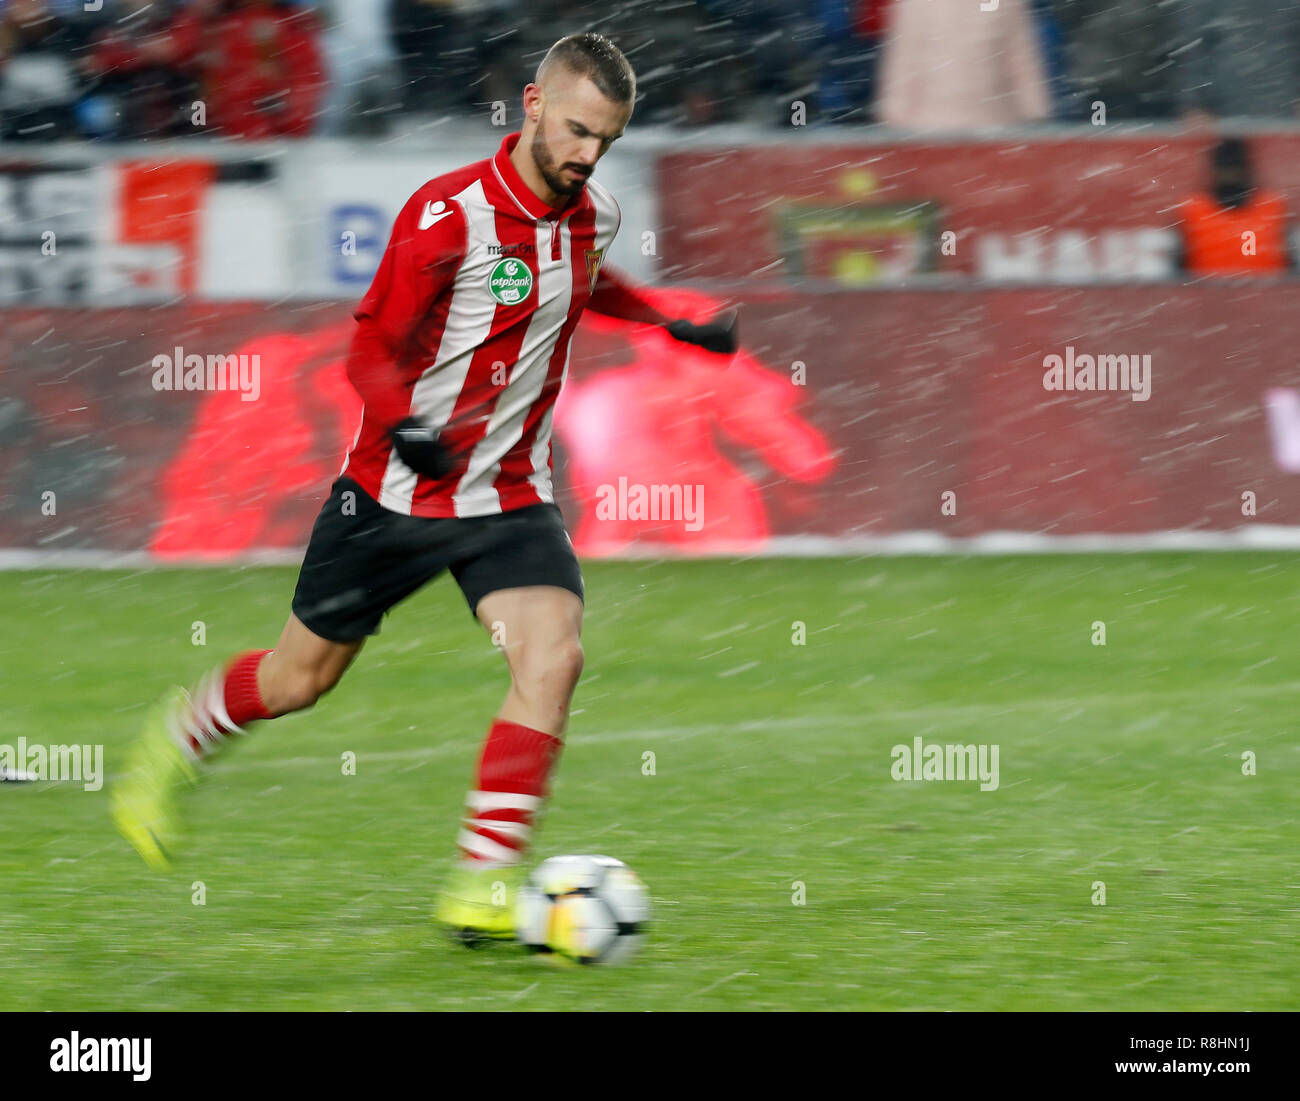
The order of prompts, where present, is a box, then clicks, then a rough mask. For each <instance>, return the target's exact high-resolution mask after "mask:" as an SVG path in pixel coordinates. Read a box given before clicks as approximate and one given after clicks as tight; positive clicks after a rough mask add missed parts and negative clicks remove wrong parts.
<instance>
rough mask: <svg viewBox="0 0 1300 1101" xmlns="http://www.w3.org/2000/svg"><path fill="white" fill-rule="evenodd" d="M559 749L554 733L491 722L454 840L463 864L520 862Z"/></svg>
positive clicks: (558, 742)
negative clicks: (474, 784)
mask: <svg viewBox="0 0 1300 1101" xmlns="http://www.w3.org/2000/svg"><path fill="white" fill-rule="evenodd" d="M563 745H564V743H563V742H562V741H561V740H560V739H559V738H557V737H555V736H554V735H552V734H546V733H543V732H542V731H540V730H533V729H532V728H531V727H527V726H521V725H520V724H519V723H512V722H506V721H505V720H504V719H496V720H494V721H493V723H492V728H491V729H490V730H489V731H488V735H487V739H486V740H485V741H484V743H483V753H482V756H481V757H480V758H479V763H478V772H477V774H476V777H475V779H476V783H477V787H476V788H475V789H474V790H472V791H471V792H470V793H469V795H468V796H467V797H466V800H465V804H466V811H465V821H464V823H463V828H462V829H461V831H460V836H459V837H458V838H457V844H458V845H459V846H460V850H461V859H462V860H464V861H466V862H469V863H486V864H519V863H521V862H522V861H523V859H524V857H525V856H526V855H527V853H528V846H529V843H530V842H531V841H532V833H533V826H534V823H535V820H536V818H537V814H538V812H539V811H540V810H541V808H542V803H543V802H544V800H545V799H546V796H547V794H548V792H549V787H548V785H549V781H550V777H551V770H552V769H553V768H554V767H555V762H556V759H557V758H558V757H559V755H560V749H561V748H562V747H563Z"/></svg>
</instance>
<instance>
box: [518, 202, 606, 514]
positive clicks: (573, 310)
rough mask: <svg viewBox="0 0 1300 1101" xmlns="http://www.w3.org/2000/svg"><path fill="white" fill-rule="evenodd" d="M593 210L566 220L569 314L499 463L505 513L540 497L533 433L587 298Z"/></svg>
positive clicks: (553, 394) (551, 400)
mask: <svg viewBox="0 0 1300 1101" xmlns="http://www.w3.org/2000/svg"><path fill="white" fill-rule="evenodd" d="M595 240H596V211H595V208H594V207H589V208H588V209H586V210H583V211H580V212H579V213H577V214H575V215H574V216H573V217H572V218H570V219H569V277H570V280H571V283H572V287H573V291H572V296H571V297H570V299H569V312H568V315H567V316H566V317H565V319H564V325H563V327H562V328H561V329H560V337H559V339H558V340H557V341H556V342H555V350H554V351H553V352H552V353H551V359H550V363H549V364H548V366H547V372H546V382H545V383H544V384H543V385H542V392H541V394H539V395H538V398H537V401H535V402H534V403H533V407H532V408H531V409H529V410H528V416H527V417H526V418H525V420H524V430H523V434H522V435H521V436H520V437H519V442H518V443H517V444H515V446H514V447H512V448H511V449H510V451H509V452H507V454H506V457H505V458H504V459H502V460H501V472H500V473H499V474H498V475H497V478H496V483H495V486H496V491H497V495H498V496H499V497H500V498H501V508H502V509H503V510H509V509H513V508H523V507H524V506H525V505H530V504H536V503H537V502H538V501H539V500H540V498H539V497H538V496H537V492H536V490H534V489H533V486H532V484H531V483H530V482H529V481H528V479H529V477H531V476H532V475H533V474H534V473H535V471H534V469H533V460H532V452H533V447H534V446H535V445H536V443H537V434H538V431H539V430H540V428H541V426H542V421H543V418H544V417H545V416H546V414H547V413H549V412H550V411H551V410H552V409H553V408H554V407H555V401H556V399H557V398H558V397H559V396H560V387H561V386H562V385H563V384H564V369H565V366H566V365H567V363H568V359H569V343H570V341H571V340H572V339H573V333H574V331H575V330H576V329H577V327H578V321H579V320H580V319H581V318H582V310H583V307H584V306H586V304H587V298H588V297H589V296H590V293H591V292H590V277H589V276H588V274H587V250H589V249H591V248H593V247H594V245H595ZM546 465H547V469H551V444H550V441H549V440H548V441H547V445H546Z"/></svg>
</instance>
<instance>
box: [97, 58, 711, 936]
mask: <svg viewBox="0 0 1300 1101" xmlns="http://www.w3.org/2000/svg"><path fill="white" fill-rule="evenodd" d="M635 94H636V77H635V75H634V73H633V71H632V67H631V66H630V65H629V64H628V61H627V59H626V58H625V57H624V56H623V54H622V53H621V52H620V51H619V49H618V48H617V47H616V46H615V45H614V44H613V43H612V42H610V41H609V40H608V39H607V38H604V37H603V36H601V35H598V34H577V35H570V36H568V37H566V38H562V39H561V40H560V41H558V42H557V43H555V45H554V46H552V47H551V49H550V50H549V52H548V53H547V54H546V57H545V58H544V59H543V60H542V62H541V64H540V66H539V67H538V69H537V73H536V77H535V81H534V82H533V83H531V84H529V85H528V86H527V87H526V88H525V89H524V93H523V107H524V123H523V127H522V130H521V132H520V133H517V134H511V135H509V136H508V137H506V139H505V140H504V141H503V142H502V143H501V147H500V149H498V150H497V152H496V155H495V156H493V157H491V158H490V159H488V160H483V161H479V162H477V163H475V164H471V165H467V166H466V167H464V168H461V169H458V170H456V171H454V172H450V173H448V174H446V175H444V176H440V177H438V178H437V179H434V180H431V181H430V182H429V183H427V184H425V185H424V186H423V187H421V188H420V189H419V190H418V191H417V192H416V193H415V194H414V195H413V196H412V197H411V199H410V200H409V201H408V202H407V204H406V205H405V207H403V209H402V211H401V213H400V214H399V215H398V216H397V220H396V223H395V224H394V227H393V233H392V238H391V240H390V241H389V245H388V249H387V251H386V253H385V254H384V257H383V260H382V262H381V263H380V266H379V270H378V271H377V272H376V274H375V278H374V282H373V283H372V284H371V287H370V290H369V292H368V293H367V294H366V296H365V298H364V299H363V300H362V302H361V305H360V306H359V307H358V308H357V310H356V313H355V316H356V320H357V327H356V330H355V334H354V337H353V340H352V345H351V348H350V350H349V354H348V364H347V370H348V377H349V378H350V380H351V381H352V384H353V385H354V386H355V387H356V389H357V391H358V392H359V393H360V395H361V397H362V398H363V399H364V403H365V409H364V412H363V415H362V421H361V426H360V429H359V431H358V433H357V437H356V440H355V441H354V443H353V445H352V448H351V450H350V452H349V453H348V458H347V462H346V464H345V466H344V469H343V472H342V474H341V475H340V476H339V478H338V479H337V481H336V482H335V483H334V485H333V488H332V491H331V493H330V496H329V499H328V500H327V501H326V502H325V505H324V507H323V508H322V509H321V512H320V515H319V517H318V518H317V520H316V524H315V527H314V528H313V530H312V534H311V540H310V542H309V544H308V547H307V552H306V556H305V558H304V560H303V564H302V569H301V572H300V574H299V577H298V585H297V590H296V591H295V593H294V598H293V614H292V615H290V617H289V621H288V623H287V624H286V625H285V627H284V631H283V632H282V633H281V635H280V640H279V642H278V643H277V645H276V648H275V649H274V650H249V651H246V652H244V653H241V654H238V655H237V656H235V657H234V658H232V659H231V660H230V661H229V662H228V663H226V664H225V665H224V666H223V667H221V668H219V669H217V670H214V671H213V672H211V673H210V674H208V676H207V677H205V678H204V680H203V681H202V682H201V683H200V684H199V685H198V687H197V688H196V689H195V691H194V692H193V693H189V692H185V691H182V690H180V689H176V690H174V691H173V692H172V693H171V694H170V695H169V696H168V697H167V698H166V699H165V700H164V701H163V702H162V703H161V704H160V705H159V706H158V707H157V708H156V709H155V710H154V712H153V713H152V714H151V716H150V719H149V721H148V723H147V724H146V728H145V731H144V733H143V735H142V736H141V738H140V740H139V741H138V742H137V743H136V744H135V746H134V747H133V748H132V752H131V758H130V761H129V767H128V770H127V774H126V776H125V777H124V778H123V780H122V781H121V782H120V784H118V785H117V787H116V788H115V790H114V793H113V799H112V804H113V816H114V819H115V821H116V823H117V825H118V828H119V829H120V830H121V831H122V832H123V834H125V836H126V837H127V839H128V840H129V841H131V843H132V844H133V845H134V846H135V847H136V849H137V850H139V852H140V854H141V855H142V856H143V857H144V858H145V860H147V861H148V862H149V863H150V864H151V865H153V866H155V867H158V868H166V867H167V866H168V864H169V856H168V854H169V852H170V850H172V849H173V847H174V846H175V844H176V842H177V840H178V837H179V825H178V820H177V815H176V806H175V802H176V795H177V793H178V792H179V791H181V790H183V789H184V788H185V787H186V786H187V785H188V784H190V783H192V782H193V781H194V780H195V779H196V777H197V774H198V765H199V764H200V762H202V760H203V759H204V758H205V757H207V756H208V755H209V754H210V753H212V752H213V751H214V750H215V749H217V748H218V747H219V746H221V745H222V744H223V743H224V742H226V741H227V740H229V739H230V738H231V737H232V735H234V734H239V733H243V732H244V731H245V730H246V729H247V728H248V726H249V724H251V723H254V722H257V721H260V720H265V719H272V718H275V717H277V716H279V715H285V714H288V713H290V712H292V711H301V710H303V709H304V708H308V707H311V706H312V705H313V704H314V703H315V702H316V701H317V699H319V698H320V696H321V695H323V694H324V693H326V692H328V691H329V690H330V689H331V688H333V687H334V685H335V684H337V683H338V681H339V678H340V677H342V676H343V673H344V672H345V671H346V670H347V668H348V666H349V665H351V664H352V662H353V660H354V659H355V658H356V656H357V654H358V653H359V652H360V650H361V647H362V645H363V644H364V642H365V639H366V637H367V636H368V635H372V634H374V633H375V632H376V631H377V630H378V628H379V624H380V620H381V619H382V617H383V616H384V614H385V613H386V612H388V611H389V610H390V609H391V608H392V607H393V606H394V605H395V604H397V603H398V602H399V601H401V600H403V599H405V598H406V597H408V596H410V595H411V594H412V593H413V592H415V591H416V590H417V589H419V588H420V587H421V586H423V585H424V584H426V583H427V582H428V581H430V580H432V579H433V578H435V577H436V576H438V575H439V574H441V573H442V572H443V571H444V570H450V571H451V573H452V576H453V577H455V579H456V581H457V583H458V584H459V585H460V588H461V591H462V592H463V593H464V595H465V599H466V601H467V602H468V604H469V608H470V611H471V613H472V614H473V615H474V616H475V617H476V618H477V619H478V621H479V622H480V623H482V624H483V626H484V627H485V628H486V629H487V630H488V631H489V632H491V633H492V634H493V638H494V641H497V642H498V643H499V644H500V645H501V647H502V650H503V652H504V654H505V657H506V662H507V664H508V666H509V672H510V688H509V691H508V692H507V693H506V698H505V702H504V703H503V704H502V706H501V708H500V710H499V712H498V713H497V715H496V717H495V718H494V719H493V721H492V724H491V727H490V728H489V730H488V733H487V738H486V740H485V742H484V744H483V748H482V752H481V754H480V756H479V760H478V766H477V770H476V774H475V777H474V782H473V787H472V790H471V791H470V792H469V796H468V798H467V801H466V805H467V811H466V814H465V821H464V823H463V826H462V829H461V831H460V835H459V838H458V845H459V848H460V859H459V861H458V862H457V865H456V867H455V869H454V870H453V873H452V875H451V876H450V878H449V881H448V883H447V884H446V885H445V886H444V888H443V890H442V892H441V894H440V896H439V898H438V902H437V906H436V909H435V916H436V917H437V918H438V919H439V920H440V921H441V922H443V923H444V924H445V925H446V926H448V927H449V928H450V929H451V930H452V931H453V932H454V933H455V934H456V935H458V936H460V937H461V938H462V939H464V940H466V941H471V942H472V941H474V940H477V939H482V938H508V937H510V936H512V935H513V920H512V917H511V909H512V905H513V895H514V888H515V887H516V886H517V885H518V883H519V882H520V880H521V879H522V875H523V867H522V861H523V860H524V858H525V856H526V854H527V851H528V847H529V843H530V840H531V833H532V830H533V825H534V823H535V821H536V819H537V816H538V813H539V811H540V809H541V807H542V803H543V801H544V799H545V798H546V796H547V794H548V790H549V781H550V777H551V773H552V770H553V768H554V766H555V762H556V758H557V757H558V755H559V752H560V748H561V745H562V736H563V734H564V730H565V725H566V721H567V718H568V712H569V701H570V698H571V696H572V694H573V690H574V687H575V685H576V684H577V681H578V677H579V674H580V673H581V671H582V664H583V653H582V646H581V643H580V632H581V628H582V612H583V582H582V575H581V573H580V571H579V567H578V561H577V558H576V557H575V555H574V552H573V546H572V544H571V542H570V540H569V537H568V533H567V532H566V530H565V527H564V522H563V519H562V517H561V515H560V511H559V509H558V508H557V506H556V505H555V503H554V499H553V495H552V488H551V416H552V411H553V408H554V405H555V399H556V396H557V395H558V393H559V391H560V387H561V386H562V385H563V382H564V378H565V375H566V373H567V370H568V361H569V344H570V340H571V339H572V336H573V331H574V329H575V327H576V326H577V324H578V320H579V318H580V317H581V316H582V311H583V310H584V309H585V308H590V309H593V310H596V311H598V312H600V313H604V314H608V315H610V316H613V317H620V318H625V319H627V320H630V321H634V322H640V323H647V324H657V325H664V326H665V327H667V329H668V331H669V332H670V333H671V334H672V335H673V336H674V337H676V338H677V339H678V340H684V341H689V342H692V343H695V344H698V345H700V346H702V347H705V348H707V349H709V350H710V351H713V352H716V353H718V354H719V356H720V357H721V356H729V355H730V354H731V353H733V352H734V351H735V347H736V332H735V314H734V311H732V312H731V313H729V314H727V315H724V316H721V317H719V318H715V319H713V320H710V321H705V322H703V323H702V324H694V323H692V322H691V321H690V320H687V319H678V320H673V321H670V320H668V319H667V318H665V317H664V316H663V315H662V314H661V313H659V311H658V310H656V309H654V308H653V307H652V306H651V305H650V304H649V302H648V301H647V299H646V296H645V294H644V293H643V292H642V291H641V290H640V289H639V288H637V287H636V286H635V285H633V284H632V283H630V282H629V281H628V280H627V279H626V278H625V277H622V276H620V275H619V274H617V273H616V272H614V271H613V270H611V269H610V267H609V266H608V265H606V264H603V263H602V258H603V257H604V256H605V255H606V254H607V252H608V250H609V247H610V245H611V244H612V242H613V240H614V236H615V234H616V233H617V232H618V228H619V221H620V218H621V215H620V212H619V208H618V204H617V203H616V202H615V201H614V198H613V196H611V195H610V193H609V192H608V191H607V190H605V188H604V187H602V186H601V185H600V184H599V183H597V182H596V181H595V180H594V179H592V178H591V177H592V171H593V169H594V168H595V166H596V162H597V161H599V160H600V158H601V157H602V156H604V154H605V153H606V152H607V151H608V150H609V148H610V146H611V145H613V143H614V142H615V141H617V140H618V139H619V137H620V136H621V135H622V134H623V131H624V130H625V129H626V127H627V124H628V121H629V120H630V118H631V115H632V107H633V101H634V98H635ZM719 362H720V364H725V363H726V362H729V360H724V359H721V358H720V361H719ZM498 881H500V882H501V883H503V884H504V885H505V887H506V890H505V891H504V892H502V891H500V890H499V889H498V890H494V889H493V887H494V884H496V883H497V882H498Z"/></svg>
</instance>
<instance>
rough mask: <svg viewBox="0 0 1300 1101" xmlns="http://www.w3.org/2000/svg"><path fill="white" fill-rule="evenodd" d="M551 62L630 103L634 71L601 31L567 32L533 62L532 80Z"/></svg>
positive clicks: (617, 100)
mask: <svg viewBox="0 0 1300 1101" xmlns="http://www.w3.org/2000/svg"><path fill="white" fill-rule="evenodd" d="M555 65H563V66H564V68H566V69H568V70H569V72H571V73H576V74H577V75H578V76H585V77H587V78H588V79H589V80H590V81H591V82H592V83H593V84H594V85H595V86H596V88H597V89H598V90H599V91H600V94H601V95H603V96H604V97H605V98H606V99H610V100H613V101H614V102H615V103H631V102H632V101H633V100H635V99H636V73H634V72H633V71H632V66H631V64H630V63H629V62H628V59H627V58H626V57H624V56H623V51H622V50H620V49H619V48H618V47H617V46H615V45H614V43H613V42H611V41H610V40H609V39H608V38H606V37H605V36H604V35H603V34H594V33H591V32H587V33H583V34H570V35H566V36H565V37H564V38H561V39H560V40H559V41H558V42H557V43H555V45H554V46H552V47H551V48H550V49H549V50H547V51H546V56H545V57H544V58H542V63H541V64H540V65H538V66H537V76H536V82H537V83H538V84H540V83H541V82H542V74H543V73H545V72H547V71H549V70H550V69H551V68H553V67H554V66H555Z"/></svg>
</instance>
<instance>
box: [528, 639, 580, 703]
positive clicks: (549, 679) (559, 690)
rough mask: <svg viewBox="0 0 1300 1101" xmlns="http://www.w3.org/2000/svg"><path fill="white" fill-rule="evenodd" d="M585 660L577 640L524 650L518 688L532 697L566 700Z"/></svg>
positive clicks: (576, 681) (575, 683)
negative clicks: (555, 697)
mask: <svg viewBox="0 0 1300 1101" xmlns="http://www.w3.org/2000/svg"><path fill="white" fill-rule="evenodd" d="M583 660H584V658H583V653H582V643H581V642H579V641H578V640H577V639H573V640H570V641H566V642H562V643H559V644H556V645H553V646H547V647H544V648H543V647H539V648H538V649H536V650H528V651H525V653H524V655H523V657H522V659H521V660H520V662H519V668H518V669H517V670H516V672H515V676H514V681H515V687H516V689H517V690H519V691H520V692H521V693H523V694H524V695H525V696H529V697H534V698H536V697H549V696H557V697H563V698H565V699H567V698H568V697H569V696H570V695H571V694H572V692H573V689H574V687H575V686H576V685H577V683H578V678H579V677H580V676H582V665H583Z"/></svg>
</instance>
